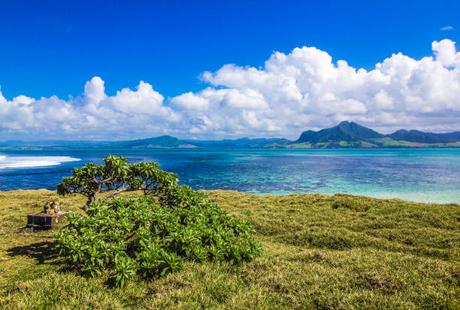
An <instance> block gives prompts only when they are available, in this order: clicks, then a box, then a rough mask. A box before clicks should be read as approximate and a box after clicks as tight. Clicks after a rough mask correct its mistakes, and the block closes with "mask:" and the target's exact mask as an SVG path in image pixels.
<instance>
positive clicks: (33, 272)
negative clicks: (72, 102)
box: [0, 190, 460, 309]
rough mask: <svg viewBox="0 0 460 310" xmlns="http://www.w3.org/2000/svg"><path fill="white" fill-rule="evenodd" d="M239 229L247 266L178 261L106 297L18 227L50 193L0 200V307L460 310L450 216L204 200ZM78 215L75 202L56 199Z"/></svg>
mask: <svg viewBox="0 0 460 310" xmlns="http://www.w3.org/2000/svg"><path fill="white" fill-rule="evenodd" d="M209 195H210V197H211V198H212V199H213V200H214V201H216V202H217V203H218V204H219V205H220V206H221V207H223V208H225V209H226V210H227V211H229V212H230V213H231V214H232V215H234V216H236V217H238V218H242V219H246V220H248V221H250V222H251V223H252V224H253V225H254V228H255V230H256V237H257V239H258V240H259V241H260V242H261V243H262V246H263V253H262V255H261V257H259V258H257V259H256V260H255V261H253V262H251V263H246V264H243V265H241V266H233V265H230V264H227V263H202V264H197V263H187V264H186V266H185V267H184V269H183V270H182V271H181V272H178V273H175V274H171V275H169V276H166V277H164V278H160V279H157V280H154V281H151V282H145V281H133V282H130V283H129V284H128V285H127V286H126V287H124V288H110V287H109V286H107V285H106V284H105V281H106V280H107V279H106V278H105V277H104V276H102V277H100V278H96V279H94V278H93V279H89V278H85V277H82V276H79V275H77V274H75V273H73V272H69V271H65V270H61V267H59V265H57V264H55V263H54V262H55V260H56V259H57V258H56V253H55V252H54V251H53V249H52V243H51V242H52V234H53V232H50V231H48V232H38V233H30V232H27V231H24V230H23V229H22V228H23V227H24V225H25V220H26V215H27V214H28V213H34V212H38V211H40V209H41V208H42V205H43V203H44V202H46V201H47V200H49V199H52V198H56V194H55V193H54V192H51V191H45V190H39V191H11V192H1V193H0V221H1V225H0V308H1V309H9V308H12V309H31V308H41V309H44V308H45V309H46V308H65V309H69V308H96V309H97V308H100V309H107V308H112V309H117V308H125V307H126V308H174V309H175V308H192V309H194V308H203V307H206V308H208V307H209V308H211V307H215V308H226V309H235V308H236V309H247V308H273V309H275V308H276V309H279V308H302V309H305V308H307V309H308V308H321V309H327V308H343V309H350V308H367V309H369V308H371V309H372V308H373V309H385V308H386V309H417V308H425V309H426V308H428V309H430V308H431V309H442V308H444V309H459V308H460V206H459V205H454V204H451V205H436V204H420V203H411V202H405V201H400V200H380V199H372V198H365V197H353V196H344V195H335V196H325V195H289V196H279V197H275V196H259V195H250V194H242V193H238V192H232V191H211V192H209ZM61 201H62V203H61V205H62V207H63V209H65V210H74V211H77V210H78V208H79V206H81V205H82V204H84V201H85V200H84V198H82V197H68V198H61Z"/></svg>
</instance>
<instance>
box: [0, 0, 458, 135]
mask: <svg viewBox="0 0 460 310" xmlns="http://www.w3.org/2000/svg"><path fill="white" fill-rule="evenodd" d="M459 12H460V1H447V0H446V1H420V0H419V1H409V0H407V1H393V0H391V1H379V2H377V1H364V0H363V1H327V0H323V1H270V0H268V1H267V0H266V1H235V0H234V1H174V0H169V1H98V0H93V1H57V0H56V1H49V0H45V1H21V0H15V1H5V2H4V3H2V4H1V7H0V31H1V34H2V36H1V41H0V42H1V43H0V86H1V91H0V140H2V139H9V138H21V139H22V138H29V137H30V134H31V133H34V134H37V133H40V135H41V137H44V138H49V139H54V138H68V139H72V138H79V139H86V138H88V139H107V138H110V139H123V138H131V137H133V138H138V137H147V136H152V135H159V134H173V135H177V136H181V137H192V138H193V137H196V138H222V137H239V136H254V137H256V136H257V137H258V136H281V137H295V136H297V135H298V134H299V133H300V132H301V131H302V130H303V129H317V128H321V127H326V126H330V125H333V124H335V123H337V122H339V121H341V120H345V119H347V120H354V121H358V122H360V123H363V124H364V125H369V126H372V127H374V128H376V129H379V130H382V131H384V132H385V131H387V132H388V131H391V130H394V129H398V128H401V127H406V128H417V129H422V130H431V131H448V130H460V122H458V120H459V118H460V99H459V98H460V53H458V52H457V50H458V49H457V47H456V45H455V42H459V41H460V38H459V37H460V13H459ZM277 52H281V54H279V53H278V54H277ZM397 53H401V54H400V55H399V56H398V54H397ZM340 60H344V61H346V65H345V62H340ZM379 63H382V64H384V65H378V64H379ZM376 66H377V67H376ZM360 68H364V70H365V71H360V70H359V69H360ZM104 117H105V118H104Z"/></svg>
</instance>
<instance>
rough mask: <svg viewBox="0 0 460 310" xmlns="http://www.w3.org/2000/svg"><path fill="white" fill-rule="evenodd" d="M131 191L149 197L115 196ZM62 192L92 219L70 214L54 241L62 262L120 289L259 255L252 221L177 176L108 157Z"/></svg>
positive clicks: (74, 177)
mask: <svg viewBox="0 0 460 310" xmlns="http://www.w3.org/2000/svg"><path fill="white" fill-rule="evenodd" d="M130 190H141V191H143V193H144V196H142V197H137V198H136V197H134V198H125V197H113V196H115V195H116V194H119V193H121V192H124V191H130ZM106 191H109V193H108V194H107V195H100V197H98V195H99V194H101V193H102V192H106ZM58 192H59V193H60V194H63V195H65V194H71V193H80V194H83V195H85V196H86V197H87V198H88V201H87V204H86V207H85V209H86V210H87V213H86V214H84V215H83V214H79V213H74V214H71V215H69V217H68V221H69V224H68V225H67V226H65V227H64V228H63V229H62V230H61V231H59V232H58V233H57V234H56V236H55V241H56V246H57V248H58V249H59V253H60V255H61V257H62V258H63V260H62V261H63V262H65V263H66V264H67V266H68V267H69V268H73V269H76V270H77V271H79V272H81V273H84V274H88V275H90V276H97V275H101V274H109V275H110V278H111V280H112V281H113V282H114V283H115V284H117V285H119V286H122V285H124V284H125V283H126V281H128V280H130V279H132V278H136V277H141V278H147V279H151V278H156V277H158V276H162V275H165V274H167V273H169V272H174V271H176V270H179V269H180V268H181V266H182V262H184V261H197V262H204V261H208V260H214V261H228V262H233V263H236V264H238V263H242V262H245V261H250V260H252V259H253V258H255V257H256V256H257V255H259V253H260V250H261V249H260V245H259V243H258V242H257V241H256V240H255V239H254V237H253V230H252V227H251V225H250V224H249V223H248V222H245V221H241V220H238V219H236V218H233V217H232V216H230V215H229V214H228V213H227V212H226V211H225V210H223V209H221V208H219V206H218V205H217V204H216V203H214V202H212V201H210V200H209V199H208V197H207V195H206V194H205V193H203V192H197V191H194V190H193V189H191V188H190V187H189V186H185V185H179V184H178V179H177V176H176V175H175V174H173V173H169V172H166V171H163V170H160V169H158V165H157V164H156V163H146V162H141V163H136V164H128V163H127V161H126V159H125V158H123V157H116V156H109V157H107V158H105V160H104V164H103V165H94V164H87V165H86V166H84V167H82V168H77V169H75V170H74V172H73V174H72V176H70V177H67V178H65V179H64V180H63V182H62V183H61V184H59V186H58Z"/></svg>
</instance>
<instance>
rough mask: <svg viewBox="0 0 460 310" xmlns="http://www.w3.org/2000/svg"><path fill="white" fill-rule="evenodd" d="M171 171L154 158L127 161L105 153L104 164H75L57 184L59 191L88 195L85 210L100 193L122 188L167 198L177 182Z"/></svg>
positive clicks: (111, 192) (111, 193)
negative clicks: (150, 159) (151, 160)
mask: <svg viewBox="0 0 460 310" xmlns="http://www.w3.org/2000/svg"><path fill="white" fill-rule="evenodd" d="M177 182H178V179H177V176H176V175H175V174H174V173H170V172H167V171H163V170H160V169H159V168H158V164H157V163H154V162H140V163H135V164H128V162H127V161H126V158H125V157H122V156H107V157H106V158H105V159H104V164H103V165H96V164H93V163H89V164H87V165H85V166H84V167H81V168H75V169H74V171H73V173H72V175H71V176H69V177H66V178H64V179H63V180H62V182H61V183H60V184H59V185H58V187H57V192H58V194H59V195H69V194H82V195H84V196H86V197H87V202H86V205H85V206H84V209H85V210H88V207H89V206H90V205H91V204H92V203H93V202H95V201H96V200H97V199H98V196H99V194H101V193H103V192H110V193H109V194H108V195H107V196H106V197H105V198H111V197H113V196H115V195H118V194H120V193H122V192H126V191H133V190H142V191H143V192H144V194H153V195H156V196H158V197H159V198H160V199H166V200H168V199H169V198H171V197H169V196H170V195H169V194H168V193H170V192H171V191H173V189H174V188H175V187H176V186H177Z"/></svg>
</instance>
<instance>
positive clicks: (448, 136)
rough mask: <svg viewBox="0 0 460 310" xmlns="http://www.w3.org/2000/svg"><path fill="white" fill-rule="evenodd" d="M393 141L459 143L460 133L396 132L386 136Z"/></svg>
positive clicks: (402, 130)
mask: <svg viewBox="0 0 460 310" xmlns="http://www.w3.org/2000/svg"><path fill="white" fill-rule="evenodd" d="M388 137H390V138H392V139H394V140H401V141H409V142H417V143H450V142H458V141H460V132H451V133H432V132H423V131H419V130H404V129H401V130H398V131H395V132H394V133H392V134H390V135H388Z"/></svg>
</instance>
